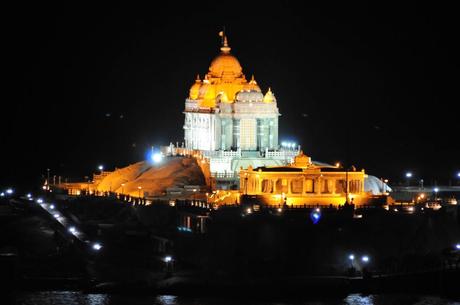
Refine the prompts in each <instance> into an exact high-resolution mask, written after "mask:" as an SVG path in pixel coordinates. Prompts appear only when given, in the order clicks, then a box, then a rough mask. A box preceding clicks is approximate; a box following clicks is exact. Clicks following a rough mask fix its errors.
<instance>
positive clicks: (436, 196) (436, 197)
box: [433, 187, 439, 200]
mask: <svg viewBox="0 0 460 305" xmlns="http://www.w3.org/2000/svg"><path fill="white" fill-rule="evenodd" d="M433 191H434V200H437V199H438V192H439V188H437V187H435V188H434V189H433Z"/></svg>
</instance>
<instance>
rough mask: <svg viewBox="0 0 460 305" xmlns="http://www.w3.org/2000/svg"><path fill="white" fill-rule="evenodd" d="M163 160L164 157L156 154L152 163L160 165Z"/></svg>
mask: <svg viewBox="0 0 460 305" xmlns="http://www.w3.org/2000/svg"><path fill="white" fill-rule="evenodd" d="M162 159H163V156H162V154H161V153H154V154H152V161H153V162H155V163H160V162H161V160H162Z"/></svg>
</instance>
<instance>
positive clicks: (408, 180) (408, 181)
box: [406, 172, 412, 186]
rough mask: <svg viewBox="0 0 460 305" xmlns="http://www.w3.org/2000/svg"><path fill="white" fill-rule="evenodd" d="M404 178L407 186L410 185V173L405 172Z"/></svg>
mask: <svg viewBox="0 0 460 305" xmlns="http://www.w3.org/2000/svg"><path fill="white" fill-rule="evenodd" d="M406 178H407V186H409V185H410V178H412V172H407V173H406Z"/></svg>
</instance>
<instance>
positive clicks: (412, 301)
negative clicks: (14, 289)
mask: <svg viewBox="0 0 460 305" xmlns="http://www.w3.org/2000/svg"><path fill="white" fill-rule="evenodd" d="M15 304H18V305H19V304H20V305H39V304H47V305H48V304H49V305H144V304H149V305H233V304H241V305H454V304H455V305H460V302H459V301H454V300H448V299H444V298H441V297H437V296H417V295H403V294H381V295H362V294H350V295H349V296H347V297H346V298H344V299H328V300H311V301H295V300H286V301H283V300H277V301H255V300H253V299H250V300H249V299H224V298H190V297H176V296H169V295H163V296H132V295H130V296H127V295H111V294H85V293H81V292H75V291H45V292H43V291H41V292H23V293H20V294H19V295H18V296H17V297H16V303H15Z"/></svg>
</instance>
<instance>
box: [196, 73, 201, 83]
mask: <svg viewBox="0 0 460 305" xmlns="http://www.w3.org/2000/svg"><path fill="white" fill-rule="evenodd" d="M195 80H196V81H197V82H201V79H200V74H197V75H196V79H195Z"/></svg>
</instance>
